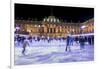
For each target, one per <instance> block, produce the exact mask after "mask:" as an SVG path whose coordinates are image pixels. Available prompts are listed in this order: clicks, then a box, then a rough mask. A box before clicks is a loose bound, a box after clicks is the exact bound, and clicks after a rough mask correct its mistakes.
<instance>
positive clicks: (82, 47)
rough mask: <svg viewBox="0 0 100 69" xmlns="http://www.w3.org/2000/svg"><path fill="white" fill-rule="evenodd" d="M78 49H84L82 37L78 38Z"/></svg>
mask: <svg viewBox="0 0 100 69" xmlns="http://www.w3.org/2000/svg"><path fill="white" fill-rule="evenodd" d="M79 43H80V49H84V45H85V39H84V36H80V37H79Z"/></svg>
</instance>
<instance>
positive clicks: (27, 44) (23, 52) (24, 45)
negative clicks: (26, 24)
mask: <svg viewBox="0 0 100 69" xmlns="http://www.w3.org/2000/svg"><path fill="white" fill-rule="evenodd" d="M27 46H29V43H28V40H26V39H25V40H24V43H23V47H22V48H23V50H22V54H23V55H25V51H26V47H27Z"/></svg>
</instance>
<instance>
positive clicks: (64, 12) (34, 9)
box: [15, 4, 94, 22]
mask: <svg viewBox="0 0 100 69" xmlns="http://www.w3.org/2000/svg"><path fill="white" fill-rule="evenodd" d="M50 15H53V16H55V17H57V18H59V19H60V20H62V21H67V22H71V21H72V22H84V21H86V20H88V19H90V18H94V8H83V7H69V6H49V5H34V4H15V19H24V20H27V19H30V20H31V18H32V19H37V20H39V21H41V20H43V18H45V17H48V16H50Z"/></svg>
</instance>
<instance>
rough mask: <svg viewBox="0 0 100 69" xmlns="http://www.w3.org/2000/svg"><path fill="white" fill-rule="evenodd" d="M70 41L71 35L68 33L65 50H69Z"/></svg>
mask: <svg viewBox="0 0 100 69" xmlns="http://www.w3.org/2000/svg"><path fill="white" fill-rule="evenodd" d="M70 43H71V37H70V35H68V36H67V40H66V51H68V50H69V51H71V49H70Z"/></svg>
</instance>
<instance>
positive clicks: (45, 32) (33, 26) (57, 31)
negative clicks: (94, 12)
mask: <svg viewBox="0 0 100 69" xmlns="http://www.w3.org/2000/svg"><path fill="white" fill-rule="evenodd" d="M81 26H85V27H84V28H83V29H81ZM16 27H19V29H15V33H16V34H29V35H32V36H44V37H47V36H49V37H66V36H67V34H69V33H71V34H80V33H91V32H94V19H90V20H87V21H86V22H83V23H73V22H71V23H68V22H62V21H60V20H59V19H57V18H56V17H54V16H49V17H48V18H44V19H43V21H33V20H15V28H16Z"/></svg>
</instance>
